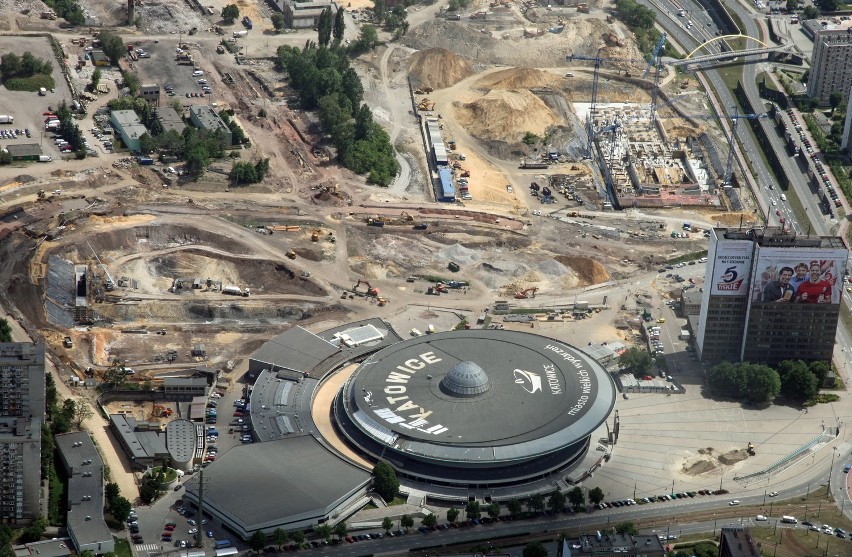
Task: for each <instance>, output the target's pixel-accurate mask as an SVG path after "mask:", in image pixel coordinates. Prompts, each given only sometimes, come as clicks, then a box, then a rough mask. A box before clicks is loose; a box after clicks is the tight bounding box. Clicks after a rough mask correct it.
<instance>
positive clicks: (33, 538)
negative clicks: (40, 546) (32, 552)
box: [19, 515, 47, 543]
mask: <svg viewBox="0 0 852 557" xmlns="http://www.w3.org/2000/svg"><path fill="white" fill-rule="evenodd" d="M45 530H47V519H46V518H44V516H42V515H38V516H37V517H35V519H34V520H33V522H32V524H31V525H30V526H29V527H27V528H25V529H24V533H23V535H21V537H20V539H19V541H21V542H23V543H30V542H37V541H40V540H41V537H42V536H43V535H44V531H45Z"/></svg>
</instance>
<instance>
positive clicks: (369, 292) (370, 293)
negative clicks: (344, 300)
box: [352, 279, 379, 297]
mask: <svg viewBox="0 0 852 557" xmlns="http://www.w3.org/2000/svg"><path fill="white" fill-rule="evenodd" d="M362 284H363V285H364V286H366V287H367V292H366V295H367V296H373V297H376V296H378V295H379V289H378V288H373V287H372V286H370V283H369V282H367V281H366V280H361V279H358V282H357V283H356V284H355V286H353V287H352V292H355V293H356V294H357V293H358V288H359V287H360V286H361V285H362Z"/></svg>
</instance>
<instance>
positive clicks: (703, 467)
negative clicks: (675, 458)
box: [683, 460, 716, 476]
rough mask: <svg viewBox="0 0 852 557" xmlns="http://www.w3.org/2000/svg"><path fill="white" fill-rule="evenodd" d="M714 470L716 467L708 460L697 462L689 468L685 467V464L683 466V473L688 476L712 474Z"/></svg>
mask: <svg viewBox="0 0 852 557" xmlns="http://www.w3.org/2000/svg"><path fill="white" fill-rule="evenodd" d="M715 469H716V465H715V464H714V463H712V462H710V461H709V460H699V461H698V462H694V463H693V464H692V465H690V466H687V465H686V464H684V465H683V473H684V474H688V475H690V476H700V475H701V474H706V473H707V472H712V471H713V470H715Z"/></svg>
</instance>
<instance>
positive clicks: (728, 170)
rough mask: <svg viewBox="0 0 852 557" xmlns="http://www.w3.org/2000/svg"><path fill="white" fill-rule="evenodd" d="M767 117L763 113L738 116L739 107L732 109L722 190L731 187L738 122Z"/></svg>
mask: <svg viewBox="0 0 852 557" xmlns="http://www.w3.org/2000/svg"><path fill="white" fill-rule="evenodd" d="M768 117H769V115H768V114H767V113H765V112H761V113H758V114H740V110H739V107H737V106H735V107H734V114H733V115H732V116H730V117H729V118H731V119H732V120H733V121H734V122H733V124H732V125H731V137H730V138H729V140H728V162H727V164H725V177H724V180H723V181H722V187H723V188H725V187H728V186H730V185H731V176H732V174H733V170H734V145H735V144H736V141H737V124H739V122H740V120H757V119H758V118H768Z"/></svg>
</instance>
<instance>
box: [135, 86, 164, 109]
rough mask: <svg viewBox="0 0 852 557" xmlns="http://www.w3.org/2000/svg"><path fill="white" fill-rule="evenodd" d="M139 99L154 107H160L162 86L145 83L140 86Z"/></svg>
mask: <svg viewBox="0 0 852 557" xmlns="http://www.w3.org/2000/svg"><path fill="white" fill-rule="evenodd" d="M139 97H141V98H143V99H145V100H146V101H148V102H149V103H151V104H152V105H154V106H159V105H160V86H159V85H158V84H157V83H144V84H142V85H140V86H139Z"/></svg>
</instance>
